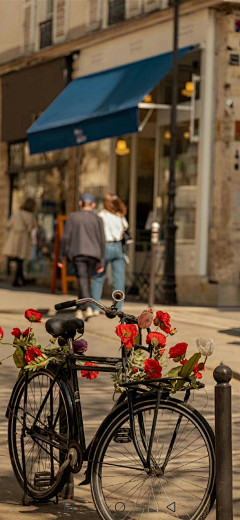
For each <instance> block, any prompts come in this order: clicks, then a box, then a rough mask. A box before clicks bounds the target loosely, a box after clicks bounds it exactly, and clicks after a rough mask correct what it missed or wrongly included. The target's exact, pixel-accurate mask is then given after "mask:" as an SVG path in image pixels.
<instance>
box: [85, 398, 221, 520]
mask: <svg viewBox="0 0 240 520" xmlns="http://www.w3.org/2000/svg"><path fill="white" fill-rule="evenodd" d="M155 406H156V395H155V396H154V394H149V395H148V396H146V397H141V398H139V399H138V400H137V401H136V403H135V406H134V417H135V424H136V434H137V439H138V442H139V445H140V448H141V451H142V453H143V454H144V455H145V456H146V450H147V448H148V443H149V439H150V433H151V428H152V422H153V414H154V410H155ZM214 468H215V458H214V435H213V432H212V429H211V428H210V426H209V424H208V423H207V422H206V420H205V419H204V418H203V417H202V415H201V414H200V413H199V412H197V411H196V410H194V409H193V408H192V407H191V406H190V405H187V404H186V403H184V402H182V401H178V400H176V399H171V398H168V399H166V400H161V401H160V406H159V412H158V419H157V425H156V430H155V436H154V441H153V446H152V455H151V471H150V472H147V471H146V470H145V469H144V467H143V465H142V463H141V461H140V458H139V456H138V455H137V453H136V450H135V448H134V444H133V442H132V439H131V432H130V424H129V414H128V409H127V407H126V408H124V409H123V408H120V407H119V410H118V409H116V412H115V415H114V416H113V419H112V421H111V422H110V424H109V426H108V427H107V429H106V430H105V432H104V433H103V434H102V436H101V437H100V438H99V441H98V445H97V447H96V451H95V453H94V456H93V464H92V479H91V480H92V495H93V499H94V502H95V506H96V508H97V511H98V513H99V515H100V517H101V518H102V519H103V520H116V519H119V520H123V519H124V520H165V519H168V518H169V517H171V518H172V517H175V518H179V519H181V520H190V519H191V520H197V519H198V520H200V519H201V520H203V519H204V518H206V516H207V514H208V513H209V511H210V509H211V507H212V505H213V502H214V500H215V487H214V482H215V469H214Z"/></svg>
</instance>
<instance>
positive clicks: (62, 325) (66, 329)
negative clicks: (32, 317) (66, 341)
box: [45, 317, 84, 338]
mask: <svg viewBox="0 0 240 520" xmlns="http://www.w3.org/2000/svg"><path fill="white" fill-rule="evenodd" d="M45 328H46V331H47V332H48V333H49V334H51V335H52V336H53V337H54V338H58V337H59V336H63V337H65V338H74V336H75V334H76V332H79V333H80V334H83V332H84V322H83V320H79V319H78V318H68V319H64V318H63V319H62V318H56V317H55V318H50V319H49V320H47V321H46V324H45Z"/></svg>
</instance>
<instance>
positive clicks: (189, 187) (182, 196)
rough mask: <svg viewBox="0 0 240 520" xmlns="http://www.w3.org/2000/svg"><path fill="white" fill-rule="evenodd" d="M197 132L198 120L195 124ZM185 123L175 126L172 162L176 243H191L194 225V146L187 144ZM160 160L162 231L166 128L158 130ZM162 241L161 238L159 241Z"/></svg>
mask: <svg viewBox="0 0 240 520" xmlns="http://www.w3.org/2000/svg"><path fill="white" fill-rule="evenodd" d="M195 128H196V129H198V120H196V121H195ZM189 138H190V132H189V123H187V122H184V123H181V124H179V125H178V129H177V157H176V162H175V188H176V199H175V206H176V214H175V222H176V225H177V239H178V240H194V239H195V224H196V199H197V170H198V145H197V144H196V143H190V140H189ZM161 140H162V147H161V148H162V156H161V158H160V187H159V188H160V190H159V201H160V204H159V212H160V215H159V219H160V222H161V229H163V230H164V228H165V224H166V220H167V206H168V183H169V175H170V172H169V164H170V147H171V131H170V127H169V126H165V127H163V128H161ZM162 238H164V236H163V237H162Z"/></svg>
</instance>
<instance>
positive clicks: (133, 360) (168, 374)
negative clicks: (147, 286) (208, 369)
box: [112, 309, 214, 393]
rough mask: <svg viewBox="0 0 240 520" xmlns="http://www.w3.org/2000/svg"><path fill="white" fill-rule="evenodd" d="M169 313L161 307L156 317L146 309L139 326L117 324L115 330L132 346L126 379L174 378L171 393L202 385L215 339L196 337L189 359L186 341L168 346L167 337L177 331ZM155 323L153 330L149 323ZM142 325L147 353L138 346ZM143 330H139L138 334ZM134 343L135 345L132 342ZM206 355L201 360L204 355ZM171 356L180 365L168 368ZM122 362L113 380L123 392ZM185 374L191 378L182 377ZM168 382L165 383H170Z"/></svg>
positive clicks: (171, 383)
mask: <svg viewBox="0 0 240 520" xmlns="http://www.w3.org/2000/svg"><path fill="white" fill-rule="evenodd" d="M170 320H171V318H170V315H169V314H168V313H167V312H162V311H158V312H157V313H156V316H155V318H153V311H152V310H151V309H150V310H146V311H143V312H142V314H141V315H140V316H139V318H138V327H137V326H136V325H131V324H130V325H118V326H117V327H116V334H117V335H118V336H119V337H120V338H121V342H122V345H124V346H125V348H126V349H128V350H129V353H128V356H127V358H128V362H127V369H126V376H127V381H135V382H137V383H141V382H142V381H146V380H156V379H157V380H158V379H161V378H162V377H164V378H171V381H170V382H169V384H170V390H171V392H172V393H175V392H177V391H178V390H181V389H182V388H183V387H184V389H186V388H199V385H198V384H197V380H199V379H201V378H202V372H203V371H204V370H205V364H206V360H207V357H208V356H210V355H211V354H212V352H213V349H214V344H213V340H212V339H211V338H210V339H203V338H199V339H197V342H196V343H197V348H198V352H196V353H195V354H193V355H192V356H191V357H190V358H189V359H187V357H186V356H187V348H188V344H187V343H184V342H182V343H177V344H176V345H175V346H173V347H171V348H170V349H167V347H166V344H167V337H168V336H173V335H175V334H176V332H177V330H176V328H172V327H171V323H170ZM152 322H153V323H154V325H155V327H156V329H155V331H154V332H150V330H149V327H150V326H151V325H152ZM142 329H147V332H148V333H147V335H146V344H147V345H148V351H149V353H150V357H149V353H148V357H147V356H146V353H145V351H146V349H145V350H142V349H141V348H140V347H141V345H139V348H136V347H137V346H138V343H139V340H140V335H141V333H142ZM139 330H140V334H139ZM134 345H135V348H133V346H134ZM202 355H203V356H204V357H205V359H204V361H203V362H201V363H200V362H199V361H200V358H201V356H202ZM169 360H172V361H173V362H174V363H176V364H177V366H175V367H173V368H171V369H170V370H168V369H167V365H168V361H169ZM120 365H121V364H119V371H118V373H117V374H116V375H115V374H113V375H112V378H113V381H114V387H115V392H121V391H122V390H121V383H122V366H120ZM163 372H164V373H163ZM174 378H185V379H188V382H186V381H184V380H183V379H181V380H179V379H174ZM169 384H166V386H168V387H169Z"/></svg>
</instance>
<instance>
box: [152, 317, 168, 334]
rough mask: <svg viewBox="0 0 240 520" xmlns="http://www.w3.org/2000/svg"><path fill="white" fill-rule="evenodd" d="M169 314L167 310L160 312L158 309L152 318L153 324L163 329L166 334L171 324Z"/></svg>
mask: <svg viewBox="0 0 240 520" xmlns="http://www.w3.org/2000/svg"><path fill="white" fill-rule="evenodd" d="M170 319H171V318H170V316H169V314H168V312H162V311H158V312H157V313H156V318H155V320H154V322H153V323H154V325H156V327H159V326H160V328H161V329H162V330H164V332H166V334H168V333H169V332H170V329H171V325H170Z"/></svg>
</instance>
